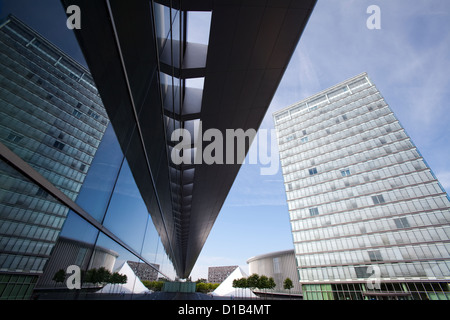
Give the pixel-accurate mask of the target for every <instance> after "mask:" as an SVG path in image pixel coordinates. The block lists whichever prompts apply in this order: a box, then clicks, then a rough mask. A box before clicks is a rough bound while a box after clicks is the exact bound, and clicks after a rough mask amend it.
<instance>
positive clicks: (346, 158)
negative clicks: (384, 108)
mask: <svg viewBox="0 0 450 320" xmlns="http://www.w3.org/2000/svg"><path fill="white" fill-rule="evenodd" d="M411 149H414V147H413V145H412V144H411V142H410V141H409V140H407V139H403V140H397V141H395V142H392V143H390V144H388V145H385V146H383V147H379V146H377V144H376V140H368V141H364V142H360V143H358V144H356V145H352V146H348V147H344V146H342V145H336V146H334V147H333V150H332V149H325V150H319V151H314V152H311V154H308V153H306V152H300V151H299V153H297V154H295V155H293V157H290V158H287V159H285V160H282V161H281V163H282V170H283V174H284V175H285V176H286V177H287V179H286V181H289V180H295V179H299V178H304V177H306V176H307V175H304V174H302V172H301V170H302V169H304V168H305V167H308V166H310V165H311V164H315V165H317V166H318V165H320V167H321V168H322V172H327V171H331V170H335V169H338V168H342V167H343V166H345V167H348V166H350V165H359V166H360V168H361V169H360V170H355V171H357V172H358V171H364V170H367V169H366V168H367V167H368V166H369V164H368V163H367V162H369V161H370V160H377V161H378V162H380V161H385V160H383V158H385V157H386V158H387V157H389V156H391V155H392V156H393V157H391V158H395V155H396V154H398V153H399V152H403V151H407V150H411ZM372 166H373V164H372ZM299 170H300V172H299Z"/></svg>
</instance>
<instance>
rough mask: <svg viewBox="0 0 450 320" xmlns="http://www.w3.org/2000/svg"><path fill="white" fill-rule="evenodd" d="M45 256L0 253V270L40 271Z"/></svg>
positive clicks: (45, 260)
mask: <svg viewBox="0 0 450 320" xmlns="http://www.w3.org/2000/svg"><path fill="white" fill-rule="evenodd" d="M47 260H48V259H47V258H42V257H34V256H21V255H11V254H0V271H8V270H11V271H19V270H20V271H25V272H42V271H43V269H44V266H45V264H46V262H47Z"/></svg>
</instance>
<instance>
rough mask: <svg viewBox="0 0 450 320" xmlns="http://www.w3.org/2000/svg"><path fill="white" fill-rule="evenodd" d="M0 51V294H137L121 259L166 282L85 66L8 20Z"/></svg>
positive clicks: (155, 241)
mask: <svg viewBox="0 0 450 320" xmlns="http://www.w3.org/2000/svg"><path fill="white" fill-rule="evenodd" d="M0 55H1V59H0V63H1V72H0V83H1V86H0V113H1V117H0V147H1V158H0V159H1V163H0V299H30V298H37V299H45V298H83V297H84V298H89V297H90V296H89V295H92V294H116V293H120V292H125V293H134V294H139V293H142V292H143V290H145V288H143V287H142V285H141V283H140V281H139V280H137V279H136V278H135V277H134V276H133V274H132V273H129V272H128V271H129V266H130V264H131V265H133V267H134V268H135V270H134V274H137V273H139V268H142V269H146V270H147V269H151V270H154V271H155V272H147V273H148V274H151V276H149V277H148V278H146V279H141V280H157V279H158V278H165V279H173V277H174V270H173V267H172V264H171V262H170V260H169V259H168V256H167V254H166V252H165V251H164V248H163V246H162V244H161V240H160V237H159V235H158V232H157V231H156V229H155V227H154V225H153V223H152V219H151V217H150V214H149V210H150V208H147V206H146V205H145V204H144V201H143V200H142V197H141V195H140V193H139V190H138V188H137V186H136V184H135V181H134V178H133V176H132V175H131V171H130V168H129V165H128V162H127V161H126V160H125V159H126V157H125V156H126V155H127V152H128V150H127V149H126V148H125V149H123V150H122V148H120V146H119V142H118V140H117V138H116V135H115V132H114V130H113V128H112V126H111V125H110V124H109V119H108V117H107V114H106V111H105V109H104V107H103V105H102V101H101V99H100V97H99V95H98V92H97V90H96V88H95V85H94V82H93V80H92V78H91V76H90V75H89V72H88V70H86V69H85V68H84V67H82V66H81V65H79V64H78V63H76V62H75V61H74V60H72V59H71V58H70V57H68V56H67V55H65V54H64V53H63V52H61V51H60V50H59V49H58V48H56V47H55V46H53V45H52V44H51V43H49V42H48V41H47V40H46V39H44V38H43V37H41V36H40V35H39V34H37V33H36V32H34V31H33V30H32V29H30V28H28V27H27V26H26V25H24V24H23V23H22V22H20V21H18V20H17V19H15V18H13V17H10V18H9V19H8V21H7V22H5V23H4V24H2V27H1V28H0ZM153 83H155V84H158V85H159V79H158V78H157V76H155V77H154V79H153ZM134 129H135V128H130V130H134ZM73 266H76V267H79V268H80V270H81V275H82V277H81V290H70V289H69V288H68V284H69V283H68V279H69V278H70V277H69V276H70V275H71V272H70V270H72V269H70V267H73ZM136 266H137V267H136ZM99 270H100V271H101V272H103V274H105V273H106V274H107V273H108V272H109V273H111V274H113V273H114V272H118V273H120V274H125V273H126V274H127V275H128V279H127V281H128V282H126V283H125V284H124V285H123V286H122V287H121V286H120V285H119V284H117V283H111V281H112V280H111V279H109V280H107V279H106V278H105V277H103V278H101V277H100V276H99V274H101V272H100V273H99ZM105 270H107V271H105ZM94 275H96V276H94ZM108 282H109V284H108ZM116 282H117V281H116ZM100 290H102V291H100ZM99 292H101V293H99Z"/></svg>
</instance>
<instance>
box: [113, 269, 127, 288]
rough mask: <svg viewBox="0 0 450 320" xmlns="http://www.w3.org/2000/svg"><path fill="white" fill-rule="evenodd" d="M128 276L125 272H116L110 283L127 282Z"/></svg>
mask: <svg viewBox="0 0 450 320" xmlns="http://www.w3.org/2000/svg"><path fill="white" fill-rule="evenodd" d="M127 280H128V278H127V276H126V275H125V274H120V273H118V272H114V273H113V274H112V275H111V276H110V277H109V281H108V283H111V284H112V285H116V284H125V283H127Z"/></svg>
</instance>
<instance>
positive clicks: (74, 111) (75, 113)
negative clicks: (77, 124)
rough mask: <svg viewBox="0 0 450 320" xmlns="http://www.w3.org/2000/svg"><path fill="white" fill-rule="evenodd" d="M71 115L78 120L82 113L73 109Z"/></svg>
mask: <svg viewBox="0 0 450 320" xmlns="http://www.w3.org/2000/svg"><path fill="white" fill-rule="evenodd" d="M72 115H74V116H75V117H77V118H78V119H79V118H81V115H82V113H81V112H80V111H78V110H75V109H73V111H72Z"/></svg>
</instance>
